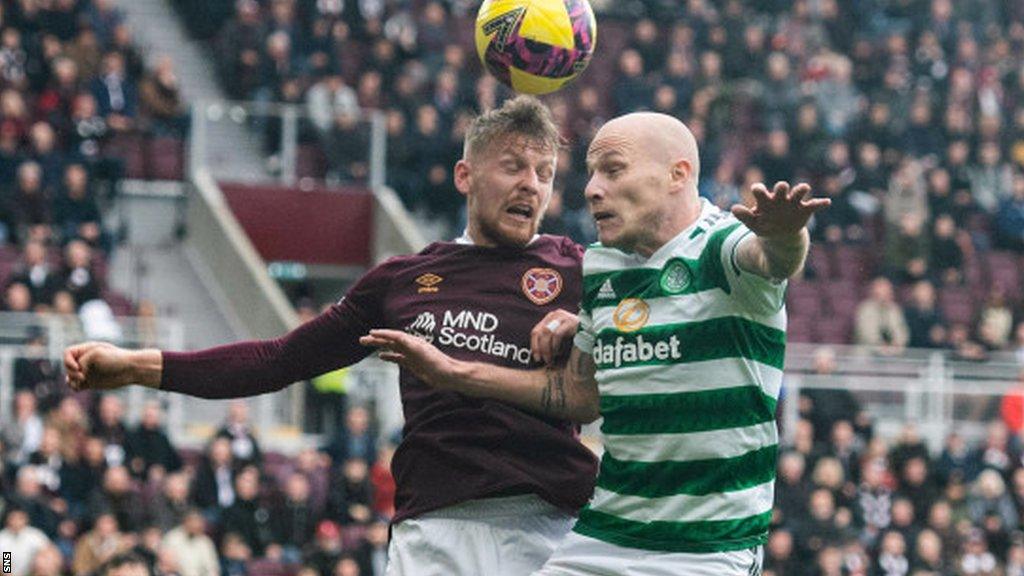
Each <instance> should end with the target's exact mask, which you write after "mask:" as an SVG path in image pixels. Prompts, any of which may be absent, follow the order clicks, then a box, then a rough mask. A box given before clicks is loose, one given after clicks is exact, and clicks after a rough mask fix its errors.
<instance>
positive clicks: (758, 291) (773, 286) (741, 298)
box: [721, 224, 787, 314]
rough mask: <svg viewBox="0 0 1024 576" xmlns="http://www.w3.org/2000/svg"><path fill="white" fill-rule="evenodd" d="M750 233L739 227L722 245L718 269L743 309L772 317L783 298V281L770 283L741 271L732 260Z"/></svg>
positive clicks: (752, 236)
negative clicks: (721, 268) (722, 272)
mask: <svg viewBox="0 0 1024 576" xmlns="http://www.w3.org/2000/svg"><path fill="white" fill-rule="evenodd" d="M753 238H754V233H753V232H752V231H751V230H750V229H749V228H747V227H746V226H744V225H743V224H740V225H739V226H737V227H736V229H735V230H733V231H732V233H730V234H729V236H728V237H726V239H725V242H724V243H722V253H721V259H722V267H723V268H724V269H725V278H726V280H727V281H728V283H729V289H730V293H731V294H732V296H733V297H734V298H735V299H736V301H738V302H739V303H740V304H741V306H742V307H743V309H744V310H746V311H748V312H750V313H753V314H775V313H776V312H778V311H779V310H781V309H782V306H783V304H784V303H785V299H786V285H787V283H786V281H785V280H782V281H777V282H776V281H772V280H768V279H767V278H762V277H761V276H758V275H757V274H754V273H752V272H747V271H746V270H742V269H741V268H740V266H739V262H738V261H737V259H736V252H737V250H738V248H739V246H740V244H741V243H743V242H745V241H749V240H752V239H753Z"/></svg>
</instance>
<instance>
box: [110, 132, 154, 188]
mask: <svg viewBox="0 0 1024 576" xmlns="http://www.w3.org/2000/svg"><path fill="white" fill-rule="evenodd" d="M103 154H104V155H105V156H112V157H116V158H120V159H121V161H122V162H124V176H125V177H126V178H136V179H144V178H145V177H146V152H145V137H143V136H142V135H141V134H138V133H135V132H122V133H119V134H115V135H114V136H113V137H111V138H110V140H108V141H107V143H106V144H105V145H104V146H103Z"/></svg>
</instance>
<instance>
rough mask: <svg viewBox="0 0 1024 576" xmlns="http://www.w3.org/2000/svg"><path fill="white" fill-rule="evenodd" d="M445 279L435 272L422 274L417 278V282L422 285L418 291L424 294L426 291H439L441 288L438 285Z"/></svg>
mask: <svg viewBox="0 0 1024 576" xmlns="http://www.w3.org/2000/svg"><path fill="white" fill-rule="evenodd" d="M443 281H444V278H442V277H440V276H438V275H437V274H434V273H433V272H428V273H426V274H422V275H420V276H419V277H418V278H416V283H417V284H419V285H420V289H419V290H417V292H419V293H420V294H423V293H424V292H428V293H434V292H437V291H438V290H439V288H438V287H437V285H438V284H440V283H441V282H443Z"/></svg>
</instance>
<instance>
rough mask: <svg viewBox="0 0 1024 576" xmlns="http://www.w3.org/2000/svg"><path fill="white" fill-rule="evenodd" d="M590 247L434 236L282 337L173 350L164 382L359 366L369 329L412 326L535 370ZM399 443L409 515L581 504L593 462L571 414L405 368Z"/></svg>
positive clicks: (243, 384) (400, 497)
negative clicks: (429, 381)
mask: <svg viewBox="0 0 1024 576" xmlns="http://www.w3.org/2000/svg"><path fill="white" fill-rule="evenodd" d="M582 257H583V250H582V248H580V247H579V246H577V245H576V244H574V243H573V242H572V241H571V240H568V239H566V238H562V237H555V236H540V237H539V238H538V239H537V240H535V241H534V242H532V243H531V244H530V245H529V246H528V247H526V248H521V249H517V248H504V247H495V248H487V247H480V246H473V245H468V244H457V243H448V242H444V243H435V244H432V245H430V246H428V247H427V248H426V249H425V250H423V251H422V252H420V253H419V254H416V255H412V256H399V257H396V258H392V259H390V260H388V261H387V262H384V263H383V264H381V265H380V266H378V267H376V268H374V269H373V270H371V271H370V272H369V273H367V274H366V275H365V276H364V277H363V278H362V279H361V280H360V281H359V282H358V283H356V285H355V286H353V287H352V289H351V290H349V292H348V294H347V295H346V296H345V298H343V299H342V300H341V301H340V302H338V303H337V304H336V305H334V306H332V307H331V308H330V309H329V310H327V311H326V312H324V313H323V314H321V315H320V316H319V317H317V318H315V319H313V320H311V321H309V322H307V323H305V324H303V325H302V326H300V327H298V328H296V329H295V330H293V331H292V332H290V333H288V334H287V335H285V336H282V337H281V338H278V339H275V340H264V341H253V342H239V343H236V344H230V345H227V346H220V347H217V348H211V349H208V350H202V351H198V352H189V353H181V352H164V353H163V373H162V379H161V384H160V385H161V389H163V390H168V391H172V392H181V393H184V394H189V395H192V396H197V397H201V398H235V397H241V396H254V395H257V394H263V393H266V392H273V391H275V390H280V389H281V388H284V387H285V386H287V385H288V384H290V383H292V382H296V381H299V380H306V379H309V378H311V377H313V376H316V375H318V374H322V373H324V372H328V371H330V370H335V369H337V368H340V367H342V366H348V365H350V364H353V363H355V362H358V361H359V360H361V359H362V358H365V357H366V356H367V355H368V354H370V353H371V350H370V349H368V348H366V347H364V346H362V345H360V344H359V337H360V336H362V335H364V334H366V333H368V332H369V330H370V329H371V328H395V329H401V330H406V331H408V332H410V333H414V334H417V335H419V336H421V337H423V338H425V339H427V340H429V341H431V342H432V343H433V344H434V345H436V346H437V347H438V348H440V349H441V350H442V351H444V352H445V353H447V354H449V355H451V356H452V357H454V358H458V359H462V360H476V361H483V362H488V363H491V364H497V365H501V366H507V367H509V368H531V367H536V366H537V364H536V363H534V362H533V361H532V359H531V354H530V331H531V330H532V329H533V327H534V325H536V324H537V322H539V321H540V320H541V319H542V318H543V317H544V315H545V314H547V313H548V312H550V311H552V310H555V309H556V308H562V309H565V310H569V311H571V312H576V310H577V309H578V307H579V301H580V295H581V290H582V287H581V270H580V264H581V261H582ZM400 380H401V393H402V404H403V408H404V412H405V421H406V422H405V428H404V431H403V440H402V443H401V444H400V445H399V447H398V450H397V452H396V454H395V457H394V460H393V461H392V471H393V472H394V475H395V481H396V485H397V491H396V494H395V506H396V509H397V511H396V516H395V520H396V521H400V520H402V519H404V518H409V517H412V516H416V515H419V514H422V513H424V512H428V511H430V510H435V509H438V508H443V507H445V506H450V505H453V504H457V503H459V502H465V501H467V500H473V499H478V498H488V497H495V496H510V495H516V494H531V493H532V494H537V495H539V496H540V497H541V498H543V499H544V500H546V501H548V502H550V503H551V504H553V505H555V506H557V507H559V508H561V509H563V510H566V511H570V512H576V511H577V510H578V509H579V508H580V507H582V506H583V505H584V504H585V503H586V502H587V500H589V498H590V496H591V493H592V492H593V488H594V478H595V476H596V474H597V460H596V458H595V457H594V456H593V454H591V452H590V451H589V450H588V449H587V448H586V447H584V446H583V445H582V444H580V443H579V441H578V439H577V430H576V428H575V427H574V426H573V425H572V424H571V423H569V422H567V421H564V420H558V419H552V418H544V417H541V416H538V415H536V414H533V413H531V412H528V411H525V410H521V409H519V408H516V407H514V406H512V405H510V404H506V403H503V402H500V401H497V400H489V399H479V398H470V397H467V396H463V395H461V394H457V393H454V392H444V391H438V390H435V389H433V388H431V387H429V386H427V385H425V384H424V383H422V382H420V381H419V380H417V379H416V378H415V377H414V376H413V375H411V374H408V373H406V372H405V371H404V370H403V371H402V373H401V376H400Z"/></svg>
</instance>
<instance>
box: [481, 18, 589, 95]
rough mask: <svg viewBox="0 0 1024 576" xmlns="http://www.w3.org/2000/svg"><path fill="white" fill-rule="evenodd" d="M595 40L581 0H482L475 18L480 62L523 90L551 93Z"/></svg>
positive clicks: (572, 74) (577, 69) (579, 65)
mask: <svg viewBox="0 0 1024 576" xmlns="http://www.w3.org/2000/svg"><path fill="white" fill-rule="evenodd" d="M596 40H597V22H596V20H594V11H593V10H591V8H590V4H589V3H588V2H587V0H485V1H484V3H483V4H482V5H481V6H480V11H479V12H478V13H477V16H476V51H477V54H479V56H480V61H481V62H483V64H484V66H485V67H486V68H487V70H488V71H489V72H490V73H491V74H493V75H494V76H495V77H496V78H497V79H498V80H500V81H501V82H502V83H504V84H506V85H507V86H510V87H511V88H512V89H513V90H515V91H516V92H521V93H524V94H547V93H548V92H554V91H555V90H558V89H559V88H561V87H562V86H564V85H565V84H567V83H568V82H570V81H572V80H573V79H574V78H576V77H577V76H579V75H580V73H581V72H583V69H584V68H586V67H587V64H588V63H589V62H590V57H591V55H592V54H593V53H594V46H595V42H596Z"/></svg>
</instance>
